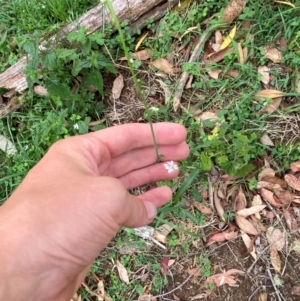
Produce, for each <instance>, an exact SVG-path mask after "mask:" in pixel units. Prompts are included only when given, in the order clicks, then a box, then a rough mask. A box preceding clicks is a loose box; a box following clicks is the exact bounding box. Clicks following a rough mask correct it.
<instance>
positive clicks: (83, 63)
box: [71, 59, 91, 76]
mask: <svg viewBox="0 0 300 301" xmlns="http://www.w3.org/2000/svg"><path fill="white" fill-rule="evenodd" d="M90 67H91V62H90V60H87V59H85V60H80V59H77V60H75V61H74V63H73V68H72V71H71V73H72V75H73V76H77V75H78V73H79V72H80V71H81V70H82V69H85V68H90Z"/></svg>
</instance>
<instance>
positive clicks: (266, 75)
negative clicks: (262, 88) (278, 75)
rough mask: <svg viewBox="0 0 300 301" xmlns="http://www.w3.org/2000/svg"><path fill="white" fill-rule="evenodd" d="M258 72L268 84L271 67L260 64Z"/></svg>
mask: <svg viewBox="0 0 300 301" xmlns="http://www.w3.org/2000/svg"><path fill="white" fill-rule="evenodd" d="M257 72H258V74H260V75H261V79H260V80H261V81H262V82H263V83H264V84H265V85H267V84H268V83H269V81H270V68H269V67H267V66H259V67H258V68H257Z"/></svg>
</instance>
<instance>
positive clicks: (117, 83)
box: [112, 74, 124, 99]
mask: <svg viewBox="0 0 300 301" xmlns="http://www.w3.org/2000/svg"><path fill="white" fill-rule="evenodd" d="M123 88H124V77H123V75H122V74H120V75H119V76H118V77H117V78H116V79H115V80H114V83H113V87H112V96H113V99H119V98H120V96H121V93H122V90H123Z"/></svg>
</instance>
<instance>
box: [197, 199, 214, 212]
mask: <svg viewBox="0 0 300 301" xmlns="http://www.w3.org/2000/svg"><path fill="white" fill-rule="evenodd" d="M193 206H194V207H195V208H197V209H198V210H199V211H200V212H202V213H203V214H212V213H213V211H212V209H211V208H209V207H206V206H204V205H203V204H202V203H200V202H193Z"/></svg>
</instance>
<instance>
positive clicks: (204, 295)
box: [191, 291, 211, 301]
mask: <svg viewBox="0 0 300 301" xmlns="http://www.w3.org/2000/svg"><path fill="white" fill-rule="evenodd" d="M210 295H211V291H206V293H201V294H198V295H196V296H194V297H192V298H191V301H194V300H198V299H207V298H208V297H209V296H210Z"/></svg>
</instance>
